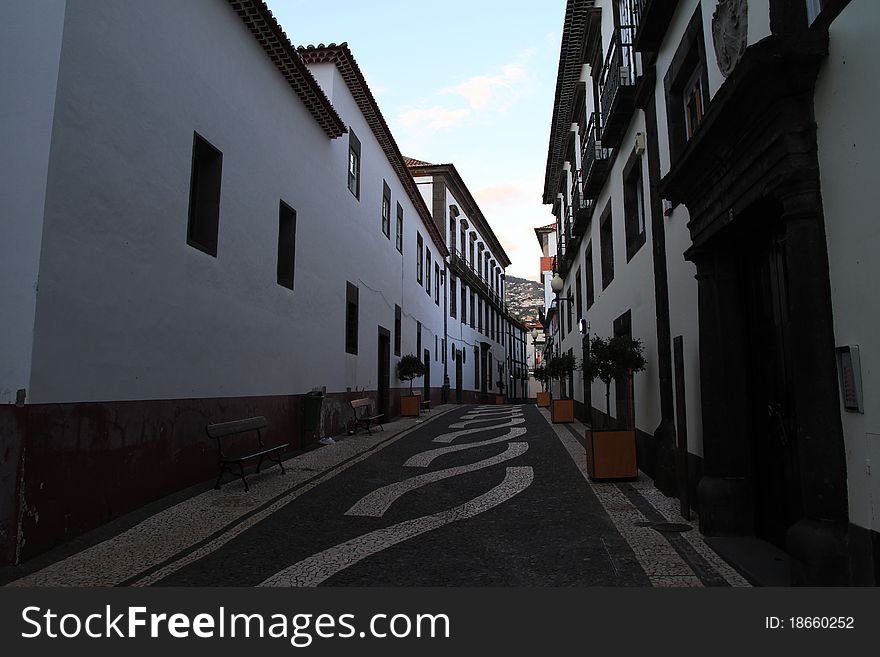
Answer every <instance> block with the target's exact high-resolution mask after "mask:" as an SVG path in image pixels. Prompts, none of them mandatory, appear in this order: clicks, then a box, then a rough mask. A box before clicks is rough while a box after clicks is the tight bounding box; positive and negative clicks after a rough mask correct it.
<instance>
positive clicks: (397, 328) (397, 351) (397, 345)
mask: <svg viewBox="0 0 880 657" xmlns="http://www.w3.org/2000/svg"><path fill="white" fill-rule="evenodd" d="M400 314H401V313H400V306H398V305H395V306H394V355H395V356H400V338H401V335H400V328H401V327H400Z"/></svg>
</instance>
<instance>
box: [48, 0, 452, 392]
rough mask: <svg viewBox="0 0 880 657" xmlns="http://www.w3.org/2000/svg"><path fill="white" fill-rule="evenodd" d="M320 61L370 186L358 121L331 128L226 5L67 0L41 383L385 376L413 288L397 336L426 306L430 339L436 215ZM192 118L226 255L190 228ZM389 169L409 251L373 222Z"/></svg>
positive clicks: (86, 387)
mask: <svg viewBox="0 0 880 657" xmlns="http://www.w3.org/2000/svg"><path fill="white" fill-rule="evenodd" d="M144 52H147V53H149V57H144ZM324 73H325V76H324V78H323V82H324V84H327V80H333V85H332V86H333V89H332V93H333V102H334V105H335V107H336V108H337V110H338V111H339V113H340V115H341V116H342V117H343V119H344V120H345V121H346V123H347V124H352V125H353V126H354V129H355V131H356V133H357V135H358V137H359V138H360V140H361V143H362V168H361V172H362V181H361V199H360V201H358V200H357V199H355V198H354V196H353V195H352V194H351V193H350V192H349V191H348V188H347V173H346V171H347V166H346V165H347V156H348V137H347V136H343V137H341V138H339V139H337V140H330V139H328V138H327V136H326V135H325V134H324V133H323V131H322V130H320V128H319V127H318V125H317V124H316V122H315V121H314V119H313V118H312V116H311V115H310V114H309V113H308V112H307V111H306V110H305V108H304V106H303V105H302V102H301V101H300V100H299V98H298V97H297V96H296V95H295V93H294V92H293V91H292V90H291V89H290V88H289V86H288V85H287V84H286V82H285V81H284V79H283V78H282V76H281V75H280V73H279V72H278V71H277V69H276V68H275V67H274V65H273V64H272V63H271V61H270V60H269V58H268V57H267V55H266V54H265V53H264V52H263V50H262V49H261V48H260V46H259V44H258V43H257V42H256V41H255V40H254V38H253V37H252V36H251V35H250V33H249V32H248V30H247V28H246V27H245V25H244V24H243V23H242V22H241V20H240V19H239V18H238V17H237V16H236V14H235V12H234V11H232V9H231V8H230V7H229V6H228V4H227V3H225V2H221V1H220V0H216V1H213V2H202V3H176V2H170V1H164V2H150V3H133V2H127V3H105V2H98V1H97V0H81V1H80V2H77V3H76V4H75V5H72V6H71V10H70V11H68V14H67V16H66V20H65V43H64V51H63V54H62V65H61V74H60V81H59V91H58V103H57V110H56V117H55V136H54V139H53V150H52V160H51V163H50V167H49V191H48V195H47V208H46V220H45V222H46V230H45V238H44V244H43V261H42V265H41V272H40V278H41V289H40V298H39V303H38V305H37V312H36V328H35V338H34V340H35V348H34V365H33V384H32V385H33V396H32V398H31V401H35V402H63V401H87V400H122V399H162V398H186V397H213V396H256V395H272V394H290V393H300V392H305V391H307V390H309V389H311V388H312V387H313V386H321V385H324V386H326V387H327V389H328V391H330V392H333V391H340V390H344V389H345V388H346V387H352V388H353V387H367V388H375V386H376V378H377V373H376V360H377V358H376V348H377V325H378V324H381V325H382V326H384V327H385V328H387V329H388V330H389V331H391V332H392V339H393V329H394V304H395V303H400V302H401V301H402V303H401V305H402V306H403V308H404V313H405V314H404V334H403V338H404V340H403V343H404V346H403V353H407V351H409V350H414V345H415V319H414V318H419V319H421V321H422V322H423V324H424V325H425V329H423V331H424V333H423V343H424V345H425V347H428V346H430V347H431V349H432V350H433V337H432V336H433V333H434V332H438V328H437V327H438V326H439V327H442V311H441V310H439V309H438V308H437V306H436V305H435V304H434V302H433V294H432V296H431V297H430V299H429V298H428V297H427V295H426V294H425V293H424V290H423V289H421V288H419V287H418V286H417V284H416V283H415V273H414V269H415V233H416V230H420V231H421V232H422V234H423V235H425V236H427V232H426V231H425V230H424V227H419V220H418V216H417V214H416V212H415V209H414V208H413V206H412V204H411V203H410V202H409V199H408V198H407V197H406V195H405V194H404V193H403V191H402V187H401V185H400V184H399V182H398V181H397V178H396V176H395V175H394V174H393V171H392V170H391V167H390V165H389V163H388V162H387V160H386V159H385V158H384V155H383V154H382V152H381V150H380V149H379V146H378V143H377V142H376V141H375V139H374V138H373V137H372V134H371V132H370V131H369V129H368V128H367V126H366V123H365V122H364V121H363V119H362V117H361V116H360V113H359V112H358V111H357V109H356V107H355V106H354V101H353V99H352V98H351V96H350V94H348V93H347V90H346V89H345V88H344V84H343V83H342V82H341V80H340V79H338V74H336V72H335V70H330V71H325V72H324ZM194 130H195V131H197V132H198V133H199V134H200V135H202V136H203V137H204V138H206V139H208V140H209V141H210V142H211V143H212V144H213V145H214V146H215V147H217V148H218V149H220V150H221V151H222V152H223V185H222V192H221V203H220V205H221V207H220V236H219V245H218V257H217V258H213V257H210V256H208V255H206V254H204V253H202V252H200V251H197V250H196V249H194V248H192V247H189V246H188V245H187V244H186V225H187V209H188V203H189V186H190V167H191V157H192V134H193V131H194ZM383 178H384V179H385V180H387V182H388V184H389V185H390V186H391V188H392V195H393V199H392V200H393V203H395V204H396V202H397V201H398V200H399V201H400V202H401V204H402V205H403V207H404V214H405V243H404V255H403V257H402V258H401V256H400V254H398V252H397V250H396V248H395V246H394V240H393V233H392V239H391V240H388V239H386V238H385V236H384V235H383V234H382V232H381V225H380V208H381V196H382V179H383ZM280 199H282V200H284V201H285V202H286V203H288V204H289V205H290V206H292V207H293V208H295V209H296V211H297V243H296V279H295V290H294V291H292V292H291V291H290V290H288V289H286V288H284V287H281V286H279V285H277V284H276V281H275V276H276V273H275V268H276V249H277V230H278V204H279V200H280ZM433 256H434V257H436V251H435V253H434V254H433ZM432 273H433V272H432ZM346 281H351V282H352V283H355V284H357V285H358V286H359V288H360V321H359V326H360V335H359V354H358V356H351V355H347V354H346V353H345V338H344V324H345V322H344V311H345V291H346V285H345V284H346ZM379 290H381V292H379ZM419 295H420V296H419ZM409 320H412V321H411V327H410V322H409ZM441 331H442V329H441ZM394 365H395V362H392V368H393V367H394ZM393 371H394V370H393V369H392V372H393ZM394 379H395V377H394V375H393V374H392V386H396V385H402V384H401V383H400V382H396V381H395V380H394ZM441 383H442V374H441V375H437V374H436V373H435V372H433V371H432V384H433V385H440V384H441Z"/></svg>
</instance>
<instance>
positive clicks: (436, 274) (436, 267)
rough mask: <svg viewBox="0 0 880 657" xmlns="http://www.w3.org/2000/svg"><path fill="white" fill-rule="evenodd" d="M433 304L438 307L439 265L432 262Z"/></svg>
mask: <svg viewBox="0 0 880 657" xmlns="http://www.w3.org/2000/svg"><path fill="white" fill-rule="evenodd" d="M434 303H435V304H437V305H438V306H439V305H440V264H439V263H438V262H436V261H435V262H434Z"/></svg>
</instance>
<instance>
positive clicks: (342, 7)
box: [267, 0, 565, 280]
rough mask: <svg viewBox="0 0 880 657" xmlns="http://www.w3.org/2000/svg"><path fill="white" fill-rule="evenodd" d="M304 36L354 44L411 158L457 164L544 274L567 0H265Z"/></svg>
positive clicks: (529, 272)
mask: <svg viewBox="0 0 880 657" xmlns="http://www.w3.org/2000/svg"><path fill="white" fill-rule="evenodd" d="M267 2H268V4H269V7H270V8H271V9H272V11H273V12H274V13H275V16H276V17H277V18H278V21H279V22H280V23H281V25H282V26H283V27H284V30H285V31H286V32H287V34H288V36H289V37H290V39H291V40H292V41H293V43H294V44H295V45H304V44H314V45H317V44H319V43H325V44H327V43H331V42H334V43H340V42H342V41H346V42H348V44H349V46H350V47H351V50H352V53H353V54H354V56H355V58H356V59H357V61H358V64H359V65H360V67H361V69H362V70H363V72H364V75H365V76H366V78H367V82H368V83H369V85H370V88H371V89H372V90H373V93H374V95H375V96H376V99H377V101H378V102H379V106H380V108H381V110H382V113H383V115H384V116H385V119H386V120H387V121H388V124H389V126H391V130H392V132H393V133H394V137H395V139H396V140H397V143H398V145H399V146H400V150H401V151H402V152H403V154H404V155H408V156H410V157H414V158H417V159H420V160H425V161H427V162H434V163H446V162H452V163H453V164H455V166H456V168H457V169H458V171H459V173H461V175H462V177H463V178H464V181H465V183H466V184H467V186H468V188H469V189H470V190H471V192H472V193H473V194H474V196H475V197H476V199H477V202H478V203H479V204H480V208H481V209H482V210H483V214H484V215H485V216H486V218H487V219H488V220H489V222H490V224H491V225H492V227H493V229H494V230H495V233H496V234H497V235H498V238H499V239H500V240H501V243H502V245H503V246H504V248H505V251H507V254H508V255H509V256H510V259H511V260H512V261H513V264H512V265H511V266H510V267H509V268H508V270H507V271H508V273H510V274H512V275H514V276H520V277H524V278H531V279H533V280H537V278H538V258H539V257H540V251H539V250H538V242H537V240H536V239H535V233H534V230H533V229H534V227H535V226H540V225H545V224H548V223H550V222H551V221H552V220H553V217H552V215H551V214H550V209H549V207H547V206H544V205H542V203H541V194H542V191H543V184H544V167H545V165H546V161H547V144H548V140H549V136H550V118H551V112H552V106H553V94H554V92H555V87H556V70H557V67H558V62H559V44H560V38H561V31H562V23H563V18H564V12H565V0H504V1H502V0H469V1H466V0H445V1H444V2H443V3H441V4H436V3H426V2H413V1H412V0H408V1H403V0H373V1H372V2H369V1H366V0H336V1H335V2H328V3H319V2H315V1H314V0H267Z"/></svg>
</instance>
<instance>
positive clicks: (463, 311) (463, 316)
mask: <svg viewBox="0 0 880 657" xmlns="http://www.w3.org/2000/svg"><path fill="white" fill-rule="evenodd" d="M467 314H468V313H467V285H465V284H464V281H462V282H461V323H462V324H467Z"/></svg>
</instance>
